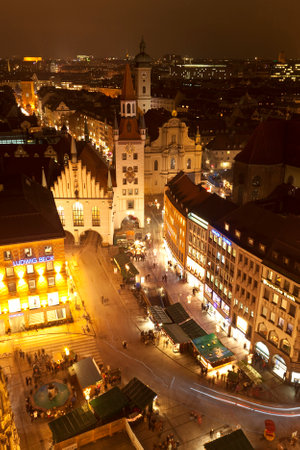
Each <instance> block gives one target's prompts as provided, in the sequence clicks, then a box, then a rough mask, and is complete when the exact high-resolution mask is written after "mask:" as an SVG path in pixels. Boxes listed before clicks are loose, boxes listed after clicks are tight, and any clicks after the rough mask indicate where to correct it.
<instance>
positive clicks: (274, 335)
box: [269, 331, 279, 347]
mask: <svg viewBox="0 0 300 450" xmlns="http://www.w3.org/2000/svg"><path fill="white" fill-rule="evenodd" d="M269 341H270V342H272V344H274V345H276V347H278V343H279V337H278V334H277V333H276V332H275V331H270V333H269Z"/></svg>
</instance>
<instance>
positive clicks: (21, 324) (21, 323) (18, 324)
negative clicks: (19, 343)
mask: <svg viewBox="0 0 300 450" xmlns="http://www.w3.org/2000/svg"><path fill="white" fill-rule="evenodd" d="M9 327H10V330H11V332H12V333H17V332H18V331H24V330H25V319H24V313H16V314H10V315H9Z"/></svg>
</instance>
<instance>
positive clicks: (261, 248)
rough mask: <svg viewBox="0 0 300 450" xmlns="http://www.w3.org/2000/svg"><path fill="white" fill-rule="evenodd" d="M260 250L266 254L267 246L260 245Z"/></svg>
mask: <svg viewBox="0 0 300 450" xmlns="http://www.w3.org/2000/svg"><path fill="white" fill-rule="evenodd" d="M259 250H260V251H261V252H265V251H266V246H265V245H264V244H259Z"/></svg>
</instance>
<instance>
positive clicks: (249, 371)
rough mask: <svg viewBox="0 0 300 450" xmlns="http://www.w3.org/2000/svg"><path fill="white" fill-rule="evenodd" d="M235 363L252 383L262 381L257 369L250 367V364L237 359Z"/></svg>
mask: <svg viewBox="0 0 300 450" xmlns="http://www.w3.org/2000/svg"><path fill="white" fill-rule="evenodd" d="M237 365H238V366H239V368H240V369H241V370H242V371H243V372H244V373H245V374H246V375H247V377H248V378H249V380H251V381H253V383H255V384H260V383H262V376H261V374H260V373H259V372H257V370H255V369H254V367H252V366H251V365H250V364H247V363H246V362H245V361H238V362H237Z"/></svg>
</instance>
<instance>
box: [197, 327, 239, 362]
mask: <svg viewBox="0 0 300 450" xmlns="http://www.w3.org/2000/svg"><path fill="white" fill-rule="evenodd" d="M193 344H194V345H195V347H196V348H197V350H198V352H199V353H200V354H201V355H202V356H203V357H204V358H205V359H207V360H208V361H209V362H210V363H211V364H214V363H217V362H221V361H223V360H224V359H228V358H230V357H231V356H233V353H232V352H231V351H230V350H228V348H226V347H225V346H224V345H223V344H222V343H221V342H220V341H219V339H218V338H217V336H216V335H215V334H214V333H211V334H205V335H204V336H201V337H198V338H196V339H193Z"/></svg>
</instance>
